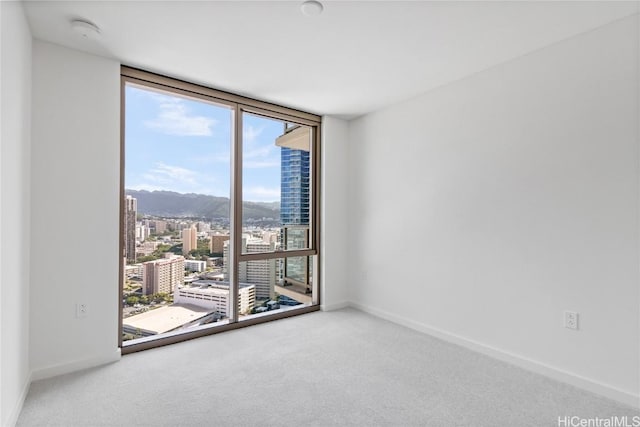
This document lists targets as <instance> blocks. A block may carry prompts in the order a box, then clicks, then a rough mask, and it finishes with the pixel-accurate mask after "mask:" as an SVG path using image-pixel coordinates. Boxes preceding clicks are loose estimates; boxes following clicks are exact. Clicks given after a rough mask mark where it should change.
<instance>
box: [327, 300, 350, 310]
mask: <svg viewBox="0 0 640 427" xmlns="http://www.w3.org/2000/svg"><path fill="white" fill-rule="evenodd" d="M349 306H350V304H349V302H348V301H341V302H335V303H333V304H320V310H322V311H333V310H340V309H341V308H347V307H349Z"/></svg>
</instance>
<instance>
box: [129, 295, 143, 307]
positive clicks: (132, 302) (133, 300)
mask: <svg viewBox="0 0 640 427" xmlns="http://www.w3.org/2000/svg"><path fill="white" fill-rule="evenodd" d="M125 301H126V303H127V304H128V305H136V304H137V303H138V302H139V301H140V298H138V297H135V296H133V295H132V296H129V297H127V299H126V300H125Z"/></svg>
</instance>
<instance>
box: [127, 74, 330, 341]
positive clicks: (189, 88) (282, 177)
mask: <svg viewBox="0 0 640 427" xmlns="http://www.w3.org/2000/svg"><path fill="white" fill-rule="evenodd" d="M319 125H320V117H318V116H316V115H313V114H309V113H305V112H301V111H297V110H293V109H289V108H286V107H282V106H278V105H273V104H269V103H266V102H262V101H257V100H253V99H248V98H245V97H241V96H238V95H234V94H230V93H227V92H222V91H218V90H214V89H210V88H206V87H202V86H199V85H195V84H191V83H187V82H183V81H179V80H175V79H170V78H167V77H163V76H158V75H156V74H151V73H147V72H144V71H141V70H136V69H132V68H128V67H123V68H122V165H121V181H122V191H121V197H122V201H121V233H120V234H121V236H120V238H121V245H120V248H121V260H122V266H121V283H120V289H121V293H120V296H121V301H120V306H121V307H122V309H121V311H122V313H121V316H120V319H121V324H120V331H121V339H122V348H123V352H125V353H126V352H131V351H138V350H141V349H145V348H150V347H154V346H157V345H164V344H169V343H173V342H177V341H182V340H184V339H189V338H193V337H196V336H202V335H208V334H211V333H215V332H218V331H222V330H227V329H231V328H236V327H240V326H246V325H250V324H254V323H259V322H263V321H267V320H273V319H274V318H281V317H287V316H291V315H295V314H301V313H305V312H308V311H313V310H317V309H318V307H319V298H320V295H319V291H318V268H317V264H318V256H319V253H318V246H319V245H318V236H319V229H318V224H319V218H318V212H319V209H318V200H319V197H318V192H319V189H318V184H319V179H318V174H319V134H318V130H319Z"/></svg>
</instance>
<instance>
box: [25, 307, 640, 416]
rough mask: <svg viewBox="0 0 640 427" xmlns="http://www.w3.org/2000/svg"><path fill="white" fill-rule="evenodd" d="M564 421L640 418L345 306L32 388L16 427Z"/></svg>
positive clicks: (187, 344)
mask: <svg viewBox="0 0 640 427" xmlns="http://www.w3.org/2000/svg"><path fill="white" fill-rule="evenodd" d="M564 416H579V417H582V418H595V417H599V418H608V417H613V416H616V417H622V416H627V417H628V422H629V423H631V422H633V417H634V416H640V413H639V412H637V411H634V410H633V409H632V408H630V407H626V406H624V405H621V404H618V403H616V402H613V401H610V400H607V399H604V398H601V397H598V396H596V395H594V394H591V393H589V392H585V391H582V390H579V389H576V388H574V387H571V386H569V385H565V384H562V383H558V382H555V381H552V380H550V379H547V378H545V377H542V376H540V375H537V374H533V373H530V372H528V371H525V370H522V369H520V368H518V367H515V366H512V365H509V364H506V363H503V362H501V361H497V360H494V359H491V358H489V357H486V356H484V355H481V354H478V353H474V352H472V351H469V350H467V349H464V348H461V347H458V346H455V345H452V344H449V343H446V342H443V341H440V340H438V339H435V338H432V337H429V336H427V335H423V334H421V333H418V332H415V331H413V330H410V329H407V328H404V327H402V326H398V325H395V324H393V323H390V322H387V321H384V320H381V319H378V318H375V317H372V316H370V315H368V314H365V313H362V312H359V311H357V310H353V309H344V310H338V311H333V312H317V313H312V314H307V315H302V316H297V317H294V318H289V319H284V320H279V321H276V322H270V323H267V324H263V325H259V326H253V327H249V328H244V329H240V330H235V331H231V332H226V333H222V334H217V335H213V336H210V337H206V338H200V339H196V340H192V341H188V342H185V343H181V344H176V345H173V346H168V347H163V348H158V349H154V350H148V351H145V352H140V353H135V354H131V355H127V356H124V357H123V358H122V360H121V361H120V362H118V363H114V364H111V365H108V366H103V367H100V368H94V369H91V370H87V371H83V372H78V373H74V374H69V375H65V376H61V377H57V378H51V379H47V380H43V381H39V382H35V383H33V384H32V386H31V389H30V391H29V395H28V397H27V400H26V402H25V404H24V409H23V411H22V413H21V415H20V418H19V420H18V426H40V425H58V426H256V425H272V426H308V425H316V426H344V425H352V426H353V425H356V426H447V427H449V426H474V427H475V426H491V427H498V426H510V427H511V426H535V427H541V426H558V425H559V424H558V417H564ZM561 425H562V424H561ZM564 425H568V424H564Z"/></svg>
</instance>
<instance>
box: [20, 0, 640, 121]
mask: <svg viewBox="0 0 640 427" xmlns="http://www.w3.org/2000/svg"><path fill="white" fill-rule="evenodd" d="M24 4H25V10H26V14H27V18H28V20H29V23H30V25H31V30H32V33H33V36H34V37H35V38H37V39H40V40H44V41H49V42H52V43H57V44H60V45H63V46H67V47H70V48H74V49H79V50H82V51H86V52H90V53H94V54H97V55H101V56H107V57H111V58H116V59H118V60H119V61H121V62H122V63H124V64H126V65H130V66H134V67H139V68H143V69H146V70H149V71H155V72H159V73H162V74H165V75H169V76H173V77H178V78H182V79H184V80H188V81H191V82H195V83H200V84H205V85H208V86H211V87H214V88H217V89H222V90H227V91H232V92H236V93H239V94H242V95H246V96H250V97H253V98H257V99H261V100H264V101H269V102H274V103H278V104H282V105H286V106H289V107H293V108H298V109H301V110H305V111H309V112H312V113H317V114H327V115H334V116H338V117H343V118H353V117H357V116H359V115H362V114H365V113H368V112H371V111H375V110H377V109H380V108H382V107H385V106H387V105H390V104H393V103H396V102H399V101H402V100H405V99H408V98H411V97H413V96H416V95H418V94H420V93H423V92H426V91H428V90H430V89H434V88H436V87H439V86H442V85H445V84H447V83H450V82H452V81H455V80H458V79H461V78H464V77H465V76H469V75H471V74H474V73H477V72H479V71H482V70H484V69H487V68H489V67H492V66H494V65H496V64H499V63H502V62H505V61H508V60H510V59H513V58H516V57H518V56H521V55H524V54H527V53H529V52H532V51H534V50H536V49H540V48H542V47H544V46H548V45H550V44H553V43H555V42H558V41H560V40H563V39H566V38H569V37H572V36H574V35H576V34H579V33H582V32H585V31H589V30H591V29H594V28H597V27H599V26H602V25H605V24H607V23H609V22H612V21H614V20H617V19H620V18H623V17H626V16H629V15H631V14H634V13H638V11H639V9H640V6H639V2H636V1H625V2H610V1H600V2H597V1H596V2H594V1H589V2H575V1H568V2H550V1H545V2H535V1H534V2H525V1H512V2H484V1H474V2H453V1H449V2H429V1H408V2H405V1H323V4H324V12H323V13H322V14H321V15H319V16H314V17H309V16H305V15H303V14H302V13H301V11H300V4H301V1H189V2H187V1H95V0H94V1H52V0H49V1H24ZM73 18H84V19H87V20H90V21H92V22H94V23H95V24H96V25H98V27H100V29H101V36H100V37H99V39H98V40H91V39H86V38H83V37H82V36H80V35H78V34H76V33H74V32H73V31H72V29H71V26H70V20H71V19H73Z"/></svg>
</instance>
